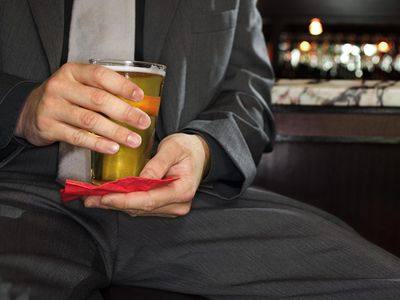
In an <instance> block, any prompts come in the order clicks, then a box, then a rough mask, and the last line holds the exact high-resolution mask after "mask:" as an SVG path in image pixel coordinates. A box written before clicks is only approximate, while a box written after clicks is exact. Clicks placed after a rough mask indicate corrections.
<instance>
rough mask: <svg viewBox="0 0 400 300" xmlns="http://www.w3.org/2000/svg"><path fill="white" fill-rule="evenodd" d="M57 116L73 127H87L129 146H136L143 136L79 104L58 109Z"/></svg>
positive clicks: (86, 128) (87, 129) (91, 130)
mask: <svg viewBox="0 0 400 300" xmlns="http://www.w3.org/2000/svg"><path fill="white" fill-rule="evenodd" d="M56 117H57V118H58V119H59V120H62V122H64V123H67V124H69V125H72V126H73V127H76V128H81V129H85V130H86V131H90V132H93V133H95V134H97V135H100V136H102V137H105V138H107V139H108V140H112V141H114V142H117V143H119V144H124V145H126V146H128V147H132V148H136V147H138V146H140V144H141V137H140V135H138V134H137V133H135V132H133V131H131V130H129V129H127V128H125V127H123V126H120V125H118V124H116V123H114V122H112V121H111V120H109V119H107V118H106V117H104V116H102V115H100V114H98V113H95V112H93V111H91V110H87V109H84V108H81V107H79V106H73V105H68V106H67V107H66V108H65V109H63V110H62V111H58V112H57V116H56ZM114 144H115V143H114ZM102 146H103V145H102ZM100 150H101V151H99V152H102V153H109V152H107V151H106V149H100ZM102 150H104V151H102Z"/></svg>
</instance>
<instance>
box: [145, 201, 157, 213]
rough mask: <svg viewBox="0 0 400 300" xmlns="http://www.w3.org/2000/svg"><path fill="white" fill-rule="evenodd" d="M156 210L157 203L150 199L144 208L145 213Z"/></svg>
mask: <svg viewBox="0 0 400 300" xmlns="http://www.w3.org/2000/svg"><path fill="white" fill-rule="evenodd" d="M155 209H156V203H155V201H154V200H153V199H152V198H148V200H147V201H146V204H145V205H144V206H143V210H144V211H145V212H150V211H153V210H155Z"/></svg>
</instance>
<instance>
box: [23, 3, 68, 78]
mask: <svg viewBox="0 0 400 300" xmlns="http://www.w3.org/2000/svg"><path fill="white" fill-rule="evenodd" d="M28 1H29V5H30V7H31V10H32V15H33V18H34V20H35V23H36V26H37V28H38V31H39V35H40V38H41V41H42V44H43V47H44V50H45V52H46V55H47V59H48V61H49V66H50V70H51V72H52V73H53V72H54V71H55V70H57V68H58V67H59V65H60V61H61V54H62V47H63V39H64V1H63V0H28Z"/></svg>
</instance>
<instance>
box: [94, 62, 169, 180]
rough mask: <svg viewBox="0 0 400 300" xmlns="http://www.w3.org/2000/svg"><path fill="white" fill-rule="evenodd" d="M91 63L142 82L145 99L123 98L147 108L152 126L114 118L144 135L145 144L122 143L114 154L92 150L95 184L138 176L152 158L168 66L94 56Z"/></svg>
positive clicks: (137, 105)
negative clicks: (132, 145) (136, 126)
mask: <svg viewBox="0 0 400 300" xmlns="http://www.w3.org/2000/svg"><path fill="white" fill-rule="evenodd" d="M90 63H92V64H99V65H102V66H105V67H107V68H110V69H112V70H114V71H116V72H117V73H119V74H121V75H123V76H124V77H126V78H128V79H129V80H131V81H132V82H133V83H135V84H136V85H138V86H139V87H140V88H141V89H142V90H143V92H144V95H145V96H144V98H143V100H141V101H138V102H136V101H132V100H128V99H125V98H121V99H122V100H123V101H125V102H127V103H129V104H130V105H132V106H135V107H137V108H139V109H141V110H143V111H144V112H145V113H147V114H148V115H149V117H150V119H151V125H150V126H149V128H147V129H145V130H140V129H136V128H133V127H131V126H128V125H127V124H125V123H121V122H119V121H116V120H113V121H114V122H115V123H117V124H119V125H122V126H124V127H127V128H129V129H130V130H132V131H134V132H136V133H138V134H139V135H140V136H141V137H142V144H141V145H140V146H139V147H138V148H135V149H133V148H130V147H128V146H125V145H120V149H119V151H118V152H117V153H116V154H111V155H110V154H102V153H98V152H95V151H92V152H91V177H92V183H94V184H102V183H104V182H107V181H112V180H116V179H120V178H124V177H128V176H138V175H139V174H140V172H141V170H142V169H143V167H144V165H145V164H146V162H147V161H148V160H149V159H150V155H151V149H152V146H153V140H154V133H155V127H156V121H157V116H158V111H159V108H160V96H161V91H162V87H163V83H164V77H165V70H166V67H165V66H163V65H159V64H153V63H147V62H137V61H122V60H121V61H120V60H99V59H91V60H90Z"/></svg>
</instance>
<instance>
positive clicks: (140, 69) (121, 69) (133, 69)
mask: <svg viewBox="0 0 400 300" xmlns="http://www.w3.org/2000/svg"><path fill="white" fill-rule="evenodd" d="M104 66H105V67H106V68H109V69H111V70H113V71H116V72H135V73H147V74H156V75H160V76H165V70H163V69H160V68H158V67H155V66H151V67H149V68H145V67H136V66H117V65H104Z"/></svg>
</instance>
